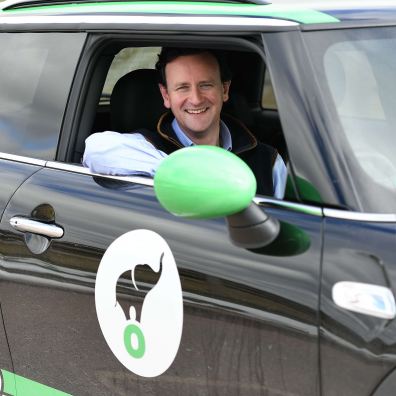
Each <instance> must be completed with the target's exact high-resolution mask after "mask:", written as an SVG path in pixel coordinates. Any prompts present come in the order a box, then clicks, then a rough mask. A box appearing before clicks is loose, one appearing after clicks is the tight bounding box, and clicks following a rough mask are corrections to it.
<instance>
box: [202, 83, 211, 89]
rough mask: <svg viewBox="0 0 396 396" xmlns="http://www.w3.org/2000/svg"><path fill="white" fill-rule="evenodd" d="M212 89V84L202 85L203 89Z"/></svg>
mask: <svg viewBox="0 0 396 396" xmlns="http://www.w3.org/2000/svg"><path fill="white" fill-rule="evenodd" d="M212 87H213V84H210V83H205V84H201V88H202V89H210V88H212Z"/></svg>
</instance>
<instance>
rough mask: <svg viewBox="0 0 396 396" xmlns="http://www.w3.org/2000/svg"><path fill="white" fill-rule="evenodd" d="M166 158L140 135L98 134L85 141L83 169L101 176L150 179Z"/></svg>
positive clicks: (165, 155)
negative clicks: (144, 177)
mask: <svg viewBox="0 0 396 396" xmlns="http://www.w3.org/2000/svg"><path fill="white" fill-rule="evenodd" d="M165 157H167V154H165V153H164V152H162V151H160V150H158V149H156V148H155V147H154V146H153V145H152V144H151V143H150V142H149V141H147V140H146V139H145V138H144V136H143V135H141V134H140V133H118V132H112V131H106V132H98V133H94V134H92V135H90V136H89V137H88V138H87V139H86V140H85V151H84V157H83V165H84V166H85V167H87V168H89V170H90V171H91V172H93V173H100V174H105V175H119V176H128V175H145V176H154V173H155V171H156V169H157V167H158V165H159V164H160V162H161V161H162V160H163V159H164V158H165Z"/></svg>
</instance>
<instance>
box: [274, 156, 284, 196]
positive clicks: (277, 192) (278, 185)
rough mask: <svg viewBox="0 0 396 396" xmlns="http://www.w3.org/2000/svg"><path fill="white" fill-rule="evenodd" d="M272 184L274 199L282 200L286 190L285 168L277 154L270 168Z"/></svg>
mask: <svg viewBox="0 0 396 396" xmlns="http://www.w3.org/2000/svg"><path fill="white" fill-rule="evenodd" d="M272 182H273V184H274V197H275V198H278V199H283V197H284V196H285V190H286V182H287V168H286V165H285V163H284V162H283V159H282V157H281V156H280V155H279V154H278V156H277V157H276V160H275V164H274V166H273V168H272Z"/></svg>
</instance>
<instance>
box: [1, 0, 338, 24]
mask: <svg viewBox="0 0 396 396" xmlns="http://www.w3.org/2000/svg"><path fill="white" fill-rule="evenodd" d="M4 12H6V13H20V12H22V13H29V14H36V13H38V14H42V13H46V12H49V13H52V12H54V13H58V14H67V13H76V12H78V13H96V12H104V13H112V12H117V13H144V14H153V13H155V14H184V15H185V14H190V15H194V14H196V15H218V16H249V17H253V16H255V17H267V18H279V19H286V20H291V21H295V22H299V23H332V22H339V20H338V19H336V18H334V17H332V16H330V15H327V14H325V13H323V12H320V11H316V10H312V9H304V8H302V7H297V6H296V7H295V8H293V6H290V5H287V6H282V5H274V4H269V5H256V4H233V3H230V4H223V3H209V2H203V3H199V2H194V3H189V2H175V3H173V2H171V1H149V2H147V1H142V2H138V1H137V2H130V3H128V2H111V3H110V2H109V3H106V2H104V3H93V4H87V3H85V4H84V3H80V4H63V5H53V6H35V7H26V8H23V9H22V8H20V9H11V10H5V11H4Z"/></svg>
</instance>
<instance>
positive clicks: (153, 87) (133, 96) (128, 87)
mask: <svg viewBox="0 0 396 396" xmlns="http://www.w3.org/2000/svg"><path fill="white" fill-rule="evenodd" d="M157 81H158V80H157V71H156V70H154V69H139V70H134V71H131V72H130V73H128V74H126V75H125V76H123V77H121V78H120V79H119V80H118V81H117V83H116V85H115V86H114V89H113V92H112V94H111V99H110V111H111V126H112V129H113V130H114V131H116V132H133V131H135V130H137V129H141V128H146V129H150V130H156V129H157V122H158V120H159V118H160V116H161V115H162V114H163V113H164V112H165V111H166V108H165V107H164V105H163V100H162V96H161V93H160V91H159V88H158V82H157Z"/></svg>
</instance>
